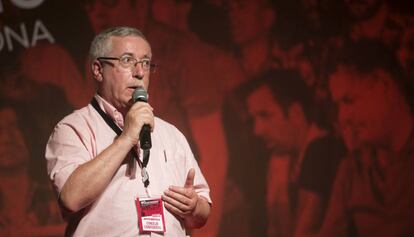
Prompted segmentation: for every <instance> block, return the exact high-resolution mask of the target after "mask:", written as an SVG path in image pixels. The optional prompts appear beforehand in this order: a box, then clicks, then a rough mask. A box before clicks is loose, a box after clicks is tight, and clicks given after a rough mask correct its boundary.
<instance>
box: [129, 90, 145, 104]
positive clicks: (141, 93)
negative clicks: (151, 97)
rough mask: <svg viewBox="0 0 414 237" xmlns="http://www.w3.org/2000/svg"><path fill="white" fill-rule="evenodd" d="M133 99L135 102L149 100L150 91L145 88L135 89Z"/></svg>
mask: <svg viewBox="0 0 414 237" xmlns="http://www.w3.org/2000/svg"><path fill="white" fill-rule="evenodd" d="M132 100H133V101H134V103H135V102H137V101H142V102H148V93H147V91H146V90H144V89H143V88H137V89H135V91H134V93H133V94H132Z"/></svg>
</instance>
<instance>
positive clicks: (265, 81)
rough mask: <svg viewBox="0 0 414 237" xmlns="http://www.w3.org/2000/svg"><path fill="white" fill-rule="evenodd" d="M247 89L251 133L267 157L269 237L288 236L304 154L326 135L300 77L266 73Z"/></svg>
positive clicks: (291, 226) (282, 73)
mask: <svg viewBox="0 0 414 237" xmlns="http://www.w3.org/2000/svg"><path fill="white" fill-rule="evenodd" d="M246 88H248V89H249V92H248V93H247V96H246V101H247V108H248V112H249V114H250V115H251V116H252V118H253V130H254V133H255V135H256V136H258V137H260V138H261V139H263V141H264V143H265V145H266V147H267V148H268V149H269V150H270V151H271V157H270V160H269V164H268V168H267V172H266V171H265V173H267V216H268V228H267V229H268V231H267V236H291V235H292V231H293V226H294V220H295V211H296V206H297V198H298V197H297V191H298V180H299V175H300V172H301V170H302V162H303V158H304V154H305V151H306V148H307V147H308V145H309V143H310V142H311V141H313V140H314V139H316V138H318V137H321V136H322V135H325V133H324V131H322V130H320V129H319V128H318V127H317V126H316V124H315V123H314V122H313V118H312V109H313V107H312V98H311V95H310V92H309V90H308V88H307V86H306V84H305V82H304V81H303V80H302V79H301V77H300V74H299V73H298V72H296V71H288V70H272V71H268V72H266V73H263V74H262V75H261V76H260V77H259V78H257V79H255V80H252V81H251V82H250V84H249V86H248V87H246Z"/></svg>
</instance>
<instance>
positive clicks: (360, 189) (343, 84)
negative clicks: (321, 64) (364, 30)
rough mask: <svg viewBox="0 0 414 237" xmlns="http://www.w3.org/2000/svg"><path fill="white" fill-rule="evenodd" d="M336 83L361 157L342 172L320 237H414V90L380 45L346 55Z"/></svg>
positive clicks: (342, 116)
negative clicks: (413, 104)
mask: <svg viewBox="0 0 414 237" xmlns="http://www.w3.org/2000/svg"><path fill="white" fill-rule="evenodd" d="M336 63H337V65H336V66H335V68H334V72H333V73H332V74H331V76H330V90H331V93H332V97H333V100H334V101H335V103H336V104H337V106H338V119H339V121H338V122H339V126H340V128H341V129H342V130H345V131H347V136H348V139H350V140H353V144H354V145H353V146H354V148H357V152H354V154H352V155H351V156H350V157H348V158H347V159H345V160H344V161H343V162H342V163H341V165H340V167H339V170H338V174H337V177H336V180H335V184H334V187H333V193H332V198H331V201H330V204H329V207H328V210H327V213H326V216H325V221H324V223H323V226H322V229H321V233H320V236H359V237H364V236H378V237H381V236H413V235H414V227H413V226H414V221H413V220H414V205H413V200H414V191H413V190H414V189H413V183H414V173H413V172H412V170H413V168H414V159H413V158H414V157H413V154H414V153H413V151H414V136H413V134H414V133H413V131H414V120H413V114H412V112H413V110H412V109H413V106H412V103H413V100H412V95H413V93H412V89H411V88H410V87H409V84H407V80H406V79H405V78H404V76H403V74H402V73H401V69H400V67H399V64H398V61H397V60H396V59H395V56H394V54H393V52H391V51H389V50H387V48H386V47H385V46H384V45H383V44H381V43H379V42H375V41H362V42H358V43H356V44H354V45H349V46H347V47H345V48H344V51H343V52H342V53H341V54H340V55H339V57H338V60H337V61H336Z"/></svg>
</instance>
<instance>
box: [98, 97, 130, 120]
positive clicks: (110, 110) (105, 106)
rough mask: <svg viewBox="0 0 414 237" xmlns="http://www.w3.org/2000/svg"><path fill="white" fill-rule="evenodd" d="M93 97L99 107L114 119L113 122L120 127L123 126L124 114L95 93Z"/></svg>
mask: <svg viewBox="0 0 414 237" xmlns="http://www.w3.org/2000/svg"><path fill="white" fill-rule="evenodd" d="M95 99H96V101H98V104H99V107H101V109H102V110H103V111H104V112H105V113H106V114H108V115H109V117H111V118H112V120H114V122H115V124H116V125H118V126H119V127H120V128H124V116H123V115H122V114H121V113H120V112H119V111H118V110H117V109H116V108H115V107H114V106H113V105H111V104H110V103H109V102H108V101H106V100H105V99H104V98H102V97H101V96H99V95H98V94H95Z"/></svg>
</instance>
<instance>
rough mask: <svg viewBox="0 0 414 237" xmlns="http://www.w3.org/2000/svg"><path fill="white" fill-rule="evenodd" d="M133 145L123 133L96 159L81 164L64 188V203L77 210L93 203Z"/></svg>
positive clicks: (61, 195) (61, 197)
mask: <svg viewBox="0 0 414 237" xmlns="http://www.w3.org/2000/svg"><path fill="white" fill-rule="evenodd" d="M131 147H132V145H131V143H130V142H129V141H128V140H126V139H123V138H122V135H121V137H119V138H117V139H116V140H115V141H114V143H112V144H111V145H110V146H109V147H107V148H106V149H105V150H103V151H102V152H101V153H100V154H99V155H98V156H96V157H95V158H94V159H92V160H90V161H88V162H86V163H84V164H82V165H80V166H79V167H78V168H77V169H76V170H75V171H74V172H73V173H72V174H71V175H70V176H69V178H68V180H67V181H66V183H65V185H64V186H63V188H62V191H61V193H60V199H61V202H62V203H63V205H64V206H65V207H66V208H68V209H69V210H70V211H74V212H76V211H79V210H80V209H82V208H83V207H85V206H87V205H89V204H90V203H92V202H93V201H94V200H95V199H96V198H97V197H98V196H99V195H100V194H101V193H102V192H103V191H104V190H105V188H106V187H107V185H108V184H109V182H110V181H111V179H112V177H113V176H114V174H115V173H116V172H117V170H118V169H119V167H120V165H121V164H122V162H123V160H124V159H125V157H126V156H127V154H128V152H129V151H130V149H131Z"/></svg>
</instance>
